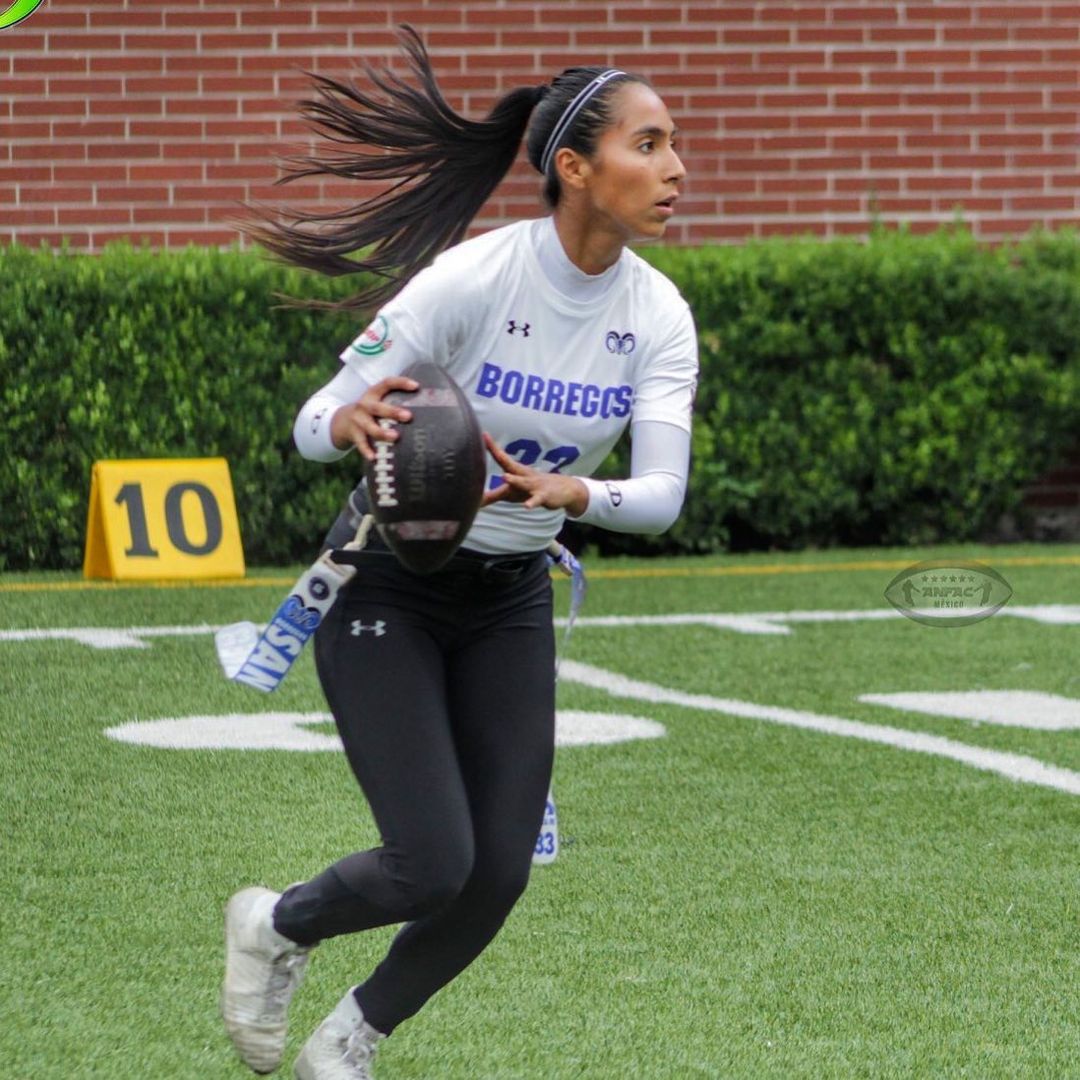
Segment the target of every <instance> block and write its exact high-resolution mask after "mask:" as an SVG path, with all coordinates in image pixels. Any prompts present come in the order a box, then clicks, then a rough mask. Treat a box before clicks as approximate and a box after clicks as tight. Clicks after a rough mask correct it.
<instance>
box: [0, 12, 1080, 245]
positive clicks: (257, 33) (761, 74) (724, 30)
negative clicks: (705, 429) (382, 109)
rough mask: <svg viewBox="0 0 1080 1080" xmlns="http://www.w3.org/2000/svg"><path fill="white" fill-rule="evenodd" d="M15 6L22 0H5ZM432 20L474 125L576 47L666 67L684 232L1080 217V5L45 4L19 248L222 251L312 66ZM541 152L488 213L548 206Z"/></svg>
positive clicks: (27, 57)
mask: <svg viewBox="0 0 1080 1080" xmlns="http://www.w3.org/2000/svg"><path fill="white" fill-rule="evenodd" d="M6 6H7V3H6V0H0V7H6ZM401 21H409V22H412V23H413V24H414V25H415V26H416V27H417V28H418V29H420V30H421V31H422V32H423V34H424V36H425V38H426V40H427V41H428V43H429V45H430V48H431V51H432V53H433V54H434V56H435V58H436V62H437V67H438V70H439V72H440V74H441V77H442V81H443V83H444V86H445V87H446V89H447V91H448V93H449V96H450V97H451V99H452V101H453V102H454V103H455V104H456V105H458V106H459V107H462V108H464V109H465V110H466V111H468V112H469V113H470V114H473V115H476V114H479V113H482V112H483V111H485V110H486V109H487V108H488V107H489V106H490V104H491V102H492V101H493V100H494V98H495V96H496V95H497V94H499V93H500V92H502V91H504V90H506V89H508V88H510V87H513V86H515V85H519V84H522V83H531V82H540V81H543V80H545V79H546V78H548V77H550V75H552V74H553V73H555V72H556V71H558V70H559V69H561V68H562V67H564V66H566V65H568V64H571V63H575V62H594V63H595V62H604V63H611V64H617V65H620V66H627V67H630V68H632V69H634V70H635V71H638V72H642V73H644V74H646V75H648V76H649V77H651V78H652V79H653V81H654V82H655V84H656V86H657V87H658V88H659V89H660V91H661V92H662V93H663V95H664V96H665V98H666V100H667V102H668V104H669V106H670V108H671V110H672V112H673V114H674V115H675V117H676V119H677V122H678V123H679V124H680V126H681V127H682V128H683V131H684V133H685V135H684V139H683V148H684V151H685V159H686V163H687V166H688V168H689V170H690V179H689V181H688V184H687V197H686V198H685V199H684V201H683V202H682V203H681V204H680V215H679V216H678V217H677V218H676V219H675V224H674V225H673V227H672V229H671V230H670V231H669V237H670V238H671V239H672V240H674V241H675V242H691V243H692V242H701V241H705V240H713V239H715V240H721V241H738V240H740V239H742V238H745V237H749V236H761V235H766V234H770V233H776V232H781V233H796V232H815V233H818V234H822V235H836V234H842V233H855V234H859V233H863V232H865V230H866V229H867V226H868V224H869V222H870V221H871V220H872V219H873V218H874V217H875V216H878V217H880V218H881V219H883V220H885V221H888V222H898V221H908V222H910V223H911V224H912V226H913V227H914V228H916V229H928V228H932V227H934V226H935V225H936V224H937V223H939V222H943V221H948V220H950V219H952V218H953V216H954V215H955V214H956V212H957V210H958V208H961V207H962V208H963V214H964V216H965V217H966V218H967V220H968V221H970V222H971V223H972V225H973V226H974V228H975V229H976V231H977V233H978V234H979V235H980V236H983V237H986V238H989V239H994V238H1000V237H1003V236H1008V235H1012V234H1016V233H1019V232H1022V231H1024V230H1026V229H1027V228H1029V227H1030V226H1032V225H1034V224H1036V223H1046V224H1049V225H1058V224H1062V223H1066V222H1076V221H1077V219H1078V218H1080V168H1078V156H1077V155H1078V149H1080V135H1078V132H1080V64H1078V61H1080V3H1062V2H1048V3H1035V2H1019V3H1011V4H1010V3H994V2H990V0H968V2H966V3H959V2H939V3H933V2H922V3H884V2H875V0H862V2H859V0H816V2H813V0H808V2H798V0H796V2H781V0H759V2H752V0H711V2H709V0H678V2H674V0H648V2H639V0H529V2H526V0H486V2H485V0H475V2H464V3H446V2H442V0H400V2H388V3H387V2H383V3H379V2H372V0H318V2H316V3H309V2H306V0H233V2H225V0H214V2H211V0H188V2H186V3H185V2H183V0H180V2H170V3H162V2H158V0H127V2H121V0H93V2H91V0H45V4H44V5H43V7H42V8H40V9H39V10H38V11H37V12H36V13H35V14H34V15H32V16H31V17H30V18H29V19H27V20H26V21H24V22H23V23H21V24H20V25H18V26H17V27H15V28H12V29H8V30H5V31H0V131H2V135H3V137H2V140H0V241H2V240H7V239H11V238H12V237H18V238H19V239H21V240H23V241H25V242H29V243H36V242H37V240H38V239H39V238H40V237H46V238H48V239H49V240H50V241H55V240H56V239H58V238H59V237H60V236H61V235H67V236H69V237H70V238H71V241H72V243H73V244H74V245H75V246H77V247H89V248H91V249H95V248H97V247H99V246H100V245H101V244H102V243H104V242H105V241H107V240H109V239H110V238H112V237H116V236H120V235H127V236H133V237H146V238H148V239H149V240H150V241H151V242H153V243H155V244H166V245H170V246H172V245H180V244H184V243H187V242H189V241H193V240H194V241H196V242H200V243H208V244H218V243H225V242H229V241H231V240H233V239H234V238H235V233H234V232H233V230H232V228H231V227H229V226H227V225H226V224H225V223H224V222H225V219H226V217H227V216H228V215H229V214H230V213H232V212H233V211H234V210H235V208H236V205H237V203H239V202H240V201H243V200H274V201H283V200H285V199H286V198H314V199H319V200H323V201H324V202H333V203H339V202H341V201H343V200H344V201H348V200H349V199H350V198H352V197H355V194H356V191H355V189H354V188H349V187H348V186H347V185H342V184H341V183H324V184H321V185H320V184H308V185H307V186H306V188H303V189H301V188H299V187H297V186H294V187H285V188H276V189H275V188H271V187H270V184H271V182H272V180H273V179H274V177H275V176H276V175H277V172H276V169H275V165H274V155H275V154H276V153H281V152H286V151H288V150H289V149H290V147H293V148H294V147H295V146H296V144H297V142H298V140H302V139H303V129H302V128H301V127H300V126H299V125H298V124H297V123H296V121H295V119H294V116H295V114H294V111H293V110H294V102H295V100H296V98H297V97H298V96H299V94H300V92H301V90H302V88H303V85H304V80H303V79H302V77H300V76H299V74H298V70H299V69H301V68H309V69H315V70H318V71H324V72H334V73H339V74H340V73H343V72H346V71H348V70H349V68H350V65H351V64H352V63H353V62H354V61H355V60H356V59H357V58H360V57H367V58H369V59H379V58H381V57H385V56H387V55H389V54H390V53H391V52H392V50H393V38H392V34H391V31H390V28H391V27H392V26H393V25H394V24H396V23H398V22H401ZM537 192H538V182H537V177H536V176H535V174H534V173H533V172H532V171H531V170H529V169H528V167H527V166H525V165H524V164H519V165H518V167H516V169H515V171H514V173H513V174H512V176H511V178H510V179H509V180H508V181H507V182H506V184H505V185H504V187H503V188H502V189H501V190H500V192H499V193H498V194H497V196H496V197H495V199H494V200H493V201H492V203H491V204H490V206H489V207H488V209H487V210H486V211H485V213H484V215H483V216H482V218H481V220H480V222H479V225H481V226H486V225H493V224H495V223H497V222H499V221H501V220H504V219H506V218H507V217H508V216H516V215H533V214H535V213H536V212H538V207H539V202H538V198H537Z"/></svg>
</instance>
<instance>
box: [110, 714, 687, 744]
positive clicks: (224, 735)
mask: <svg viewBox="0 0 1080 1080" xmlns="http://www.w3.org/2000/svg"><path fill="white" fill-rule="evenodd" d="M333 722H334V721H333V717H331V715H330V714H329V713H323V712H311V713H295V712H261V713H227V714H224V715H220V716H175V717H166V718H165V719H162V720H135V721H132V722H131V723H129V724H118V725H117V726H116V727H111V728H106V729H105V734H106V735H107V736H108V737H109V738H110V739H116V740H117V741H118V742H126V743H135V744H136V745H139V746H153V747H157V748H159V749H163V750H297V751H303V752H317V751H321V750H332V751H340V750H341V739H340V738H338V736H337V735H334V734H330V733H324V732H321V731H312V730H310V729H311V725H316V724H330V725H332V724H333ZM666 734H667V732H666V731H665V729H664V725H663V724H660V723H657V721H655V720H646V719H645V718H644V717H640V716H625V715H623V714H621V713H597V712H579V711H574V710H565V709H560V710H559V711H558V713H556V716H555V745H556V746H598V745H604V746H608V745H611V744H612V743H620V742H629V741H630V740H632V739H661V738H663V737H664V735H666Z"/></svg>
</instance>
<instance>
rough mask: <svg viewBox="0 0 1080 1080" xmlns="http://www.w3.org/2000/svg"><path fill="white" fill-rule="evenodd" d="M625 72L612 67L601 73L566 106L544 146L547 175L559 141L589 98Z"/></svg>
mask: <svg viewBox="0 0 1080 1080" xmlns="http://www.w3.org/2000/svg"><path fill="white" fill-rule="evenodd" d="M625 74H626V72H625V71H619V70H617V69H616V68H610V69H609V70H607V71H605V72H603V73H601V74H600V75H597V76H596V78H595V79H593V81H592V82H591V83H589V85H588V86H586V87H585V89H584V90H582V91H581V92H580V93H579V94H578V95H577V97H576V98H574V100H573V101H571V102H570V104H569V105H567V106H566V109H565V110H564V111H563V114H562V116H560V117H559V122H558V123H557V124H556V125H555V128H554V130H553V131H552V132H551V135H550V136H549V137H548V141H547V144H546V145H545V146H544V153H543V156H542V157H541V158H540V171H541V172H542V173H543V174H544V175H545V176H547V171H548V169H549V168H550V167H551V161H552V158H554V157H555V151H556V150H558V149H559V143H561V142H562V141H563V139H565V138H566V135H567V133H568V132H569V131H570V127H571V125H572V124H573V123H574V121H575V120H576V119H577V118H578V113H580V112H581V110H582V109H584V108H585V106H586V105H588V103H589V99H590V98H591V97H592V96H593V94H595V93H596V92H597V90H599V89H600V88H601V87H602V86H604V85H606V84H607V83H608V82H610V81H611V80H612V79H614V78H616V77H617V76H619V75H625Z"/></svg>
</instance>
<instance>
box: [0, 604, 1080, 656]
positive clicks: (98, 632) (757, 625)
mask: <svg viewBox="0 0 1080 1080" xmlns="http://www.w3.org/2000/svg"><path fill="white" fill-rule="evenodd" d="M993 617H994V618H995V619H1000V618H1002V617H1008V618H1013V619H1030V620H1032V621H1033V622H1039V623H1044V624H1047V625H1052V626H1080V604H1035V605H1029V606H1027V607H1021V606H1015V607H1014V606H1011V605H1010V606H1009V607H1005V608H1002V609H1001V610H1000V611H998V612H997V613H996V614H995V615H994V616H993ZM904 618H906V616H905V615H903V614H901V613H900V612H899V611H896V610H894V609H893V608H867V609H865V610H857V611H758V612H745V613H743V612H722V613H717V612H689V613H686V614H681V615H592V616H583V617H582V618H579V619H578V620H577V622H576V623H575V624H574V626H575V627H581V628H582V629H586V628H588V627H597V628H601V627H602V628H608V629H612V628H617V627H629V626H711V627H714V628H715V629H717V630H730V631H733V632H734V633H737V634H773V635H776V634H779V635H789V634H791V632H792V627H793V626H798V625H799V624H802V623H849V622H879V621H881V620H884V619H894V620H895V619H904ZM555 625H556V626H565V625H566V619H564V618H558V619H556V620H555ZM220 629H221V627H219V626H210V625H208V624H206V623H202V624H195V625H191V626H127V627H124V626H114V627H106V626H75V627H68V628H54V629H48V630H38V629H28V630H0V642H5V641H10V642H31V641H74V642H78V643H79V644H80V645H88V646H89V647H90V648H93V649H145V648H148V647H149V645H148V639H152V638H167V637H191V636H198V635H203V634H205V635H210V634H215V633H217V631H218V630H220ZM939 629H941V628H939Z"/></svg>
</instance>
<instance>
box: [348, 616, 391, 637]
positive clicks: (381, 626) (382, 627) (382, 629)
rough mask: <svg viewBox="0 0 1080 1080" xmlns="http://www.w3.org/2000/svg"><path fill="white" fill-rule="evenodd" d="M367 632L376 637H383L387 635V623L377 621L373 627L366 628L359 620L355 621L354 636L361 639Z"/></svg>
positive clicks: (353, 625)
mask: <svg viewBox="0 0 1080 1080" xmlns="http://www.w3.org/2000/svg"><path fill="white" fill-rule="evenodd" d="M365 631H367V632H368V633H372V634H374V635H375V636H376V637H382V636H383V634H385V633H386V622H385V620H383V619H376V620H375V622H374V623H372V624H371V626H365V625H364V624H363V623H362V622H361V621H360V620H359V619H353V624H352V636H353V637H359V636H360V635H361V634H363V633H364V632H365Z"/></svg>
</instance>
